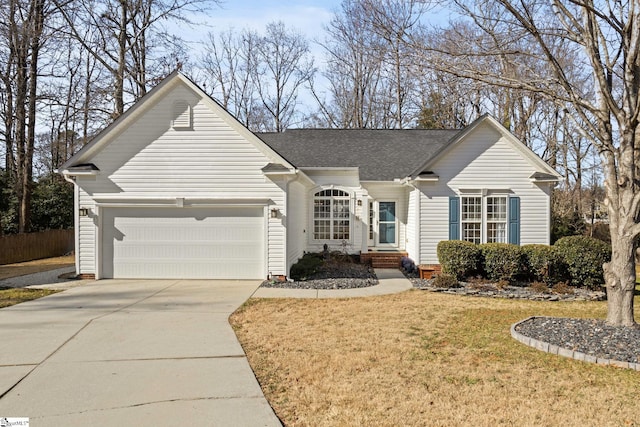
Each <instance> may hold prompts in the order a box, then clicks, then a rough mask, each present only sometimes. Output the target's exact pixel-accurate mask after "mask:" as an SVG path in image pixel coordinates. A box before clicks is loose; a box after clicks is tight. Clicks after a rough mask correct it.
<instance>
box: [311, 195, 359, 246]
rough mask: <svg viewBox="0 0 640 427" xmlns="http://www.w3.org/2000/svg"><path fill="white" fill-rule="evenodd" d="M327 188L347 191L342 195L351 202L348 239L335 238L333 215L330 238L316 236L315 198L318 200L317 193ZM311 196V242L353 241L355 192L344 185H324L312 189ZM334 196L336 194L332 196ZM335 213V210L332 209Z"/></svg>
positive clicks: (333, 242)
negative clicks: (317, 237)
mask: <svg viewBox="0 0 640 427" xmlns="http://www.w3.org/2000/svg"><path fill="white" fill-rule="evenodd" d="M325 190H339V191H342V192H344V193H346V194H347V195H346V196H342V197H344V198H343V199H342V200H348V202H349V204H348V206H349V218H348V220H349V238H348V239H334V238H333V221H334V218H333V216H331V217H330V231H329V233H330V236H331V238H330V239H316V238H315V234H316V233H315V221H316V216H315V200H316V194H317V193H319V192H322V191H325ZM310 194H311V196H310V197H309V199H310V201H311V206H310V209H309V231H310V233H309V238H310V239H309V240H310V242H311V243H314V244H320V243H327V244H333V245H335V244H339V243H342V242H343V241H346V242H348V243H351V242H353V225H354V224H353V222H354V207H353V204H354V202H353V199H354V195H353V192H352V191H350V190H348V189H346V188H343V187H338V186H333V185H332V186H323V187H316V188H314V189H313V190H311V192H310ZM331 197H332V198H333V197H334V196H331ZM331 206H332V207H333V203H332V204H331ZM331 212H332V213H333V211H331Z"/></svg>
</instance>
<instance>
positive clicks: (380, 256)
mask: <svg viewBox="0 0 640 427" xmlns="http://www.w3.org/2000/svg"><path fill="white" fill-rule="evenodd" d="M404 256H407V253H406V252H365V253H362V254H360V262H361V263H363V264H370V265H371V266H372V267H373V268H400V260H401V259H402V257H404Z"/></svg>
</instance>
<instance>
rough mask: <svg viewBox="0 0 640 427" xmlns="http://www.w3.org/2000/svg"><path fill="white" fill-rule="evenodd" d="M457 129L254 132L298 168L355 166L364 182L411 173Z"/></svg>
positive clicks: (402, 176) (389, 179)
mask: <svg viewBox="0 0 640 427" xmlns="http://www.w3.org/2000/svg"><path fill="white" fill-rule="evenodd" d="M459 132H460V131H459V130H448V129H447V130H445V129H410V130H373V129H289V130H286V131H285V132H282V133H256V135H257V136H258V137H259V138H260V139H262V140H263V141H264V142H265V143H266V144H267V145H269V146H270V147H271V148H272V149H273V150H275V151H276V152H277V153H278V154H280V155H281V156H282V157H284V158H285V159H287V161H289V162H290V163H292V164H293V165H295V166H296V167H298V168H305V167H307V168H310V167H358V168H359V169H360V179H361V180H363V181H393V180H394V179H396V178H404V177H406V176H408V175H410V174H411V173H412V172H413V171H414V170H415V169H416V168H418V167H420V165H422V164H423V163H425V162H426V161H427V160H428V159H429V158H430V157H431V156H432V155H434V154H435V153H436V152H437V151H438V150H439V149H440V148H441V147H442V146H444V145H445V144H446V143H447V142H448V141H450V140H451V139H453V137H454V136H455V135H457V134H458V133H459Z"/></svg>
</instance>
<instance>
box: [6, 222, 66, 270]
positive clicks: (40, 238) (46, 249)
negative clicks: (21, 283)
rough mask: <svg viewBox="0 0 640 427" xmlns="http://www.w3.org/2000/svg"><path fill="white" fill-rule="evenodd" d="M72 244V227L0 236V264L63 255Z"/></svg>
mask: <svg viewBox="0 0 640 427" xmlns="http://www.w3.org/2000/svg"><path fill="white" fill-rule="evenodd" d="M74 245H75V239H74V233H73V229H70V230H47V231H40V232H37V233H25V234H11V235H8V236H0V265H1V264H11V263H14V262H23V261H31V260H34V259H40V258H49V257H55V256H60V255H64V254H67V253H69V252H71V251H73V248H74Z"/></svg>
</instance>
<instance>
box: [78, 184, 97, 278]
mask: <svg viewBox="0 0 640 427" xmlns="http://www.w3.org/2000/svg"><path fill="white" fill-rule="evenodd" d="M82 182H83V181H82V178H79V179H78V180H77V181H76V183H77V184H78V186H79V188H78V204H79V207H82V208H88V209H89V215H87V216H81V217H78V225H77V227H78V247H77V248H76V251H78V273H80V274H95V268H96V263H95V257H96V237H97V236H96V231H97V229H96V226H95V222H96V210H95V204H94V202H93V199H92V198H91V196H89V195H88V194H87V192H86V191H84V190H83V189H82V188H81V187H82Z"/></svg>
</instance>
